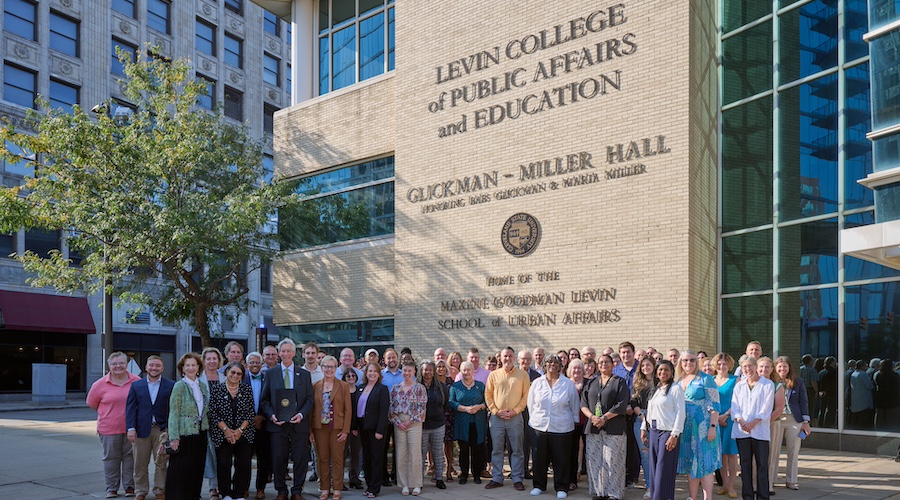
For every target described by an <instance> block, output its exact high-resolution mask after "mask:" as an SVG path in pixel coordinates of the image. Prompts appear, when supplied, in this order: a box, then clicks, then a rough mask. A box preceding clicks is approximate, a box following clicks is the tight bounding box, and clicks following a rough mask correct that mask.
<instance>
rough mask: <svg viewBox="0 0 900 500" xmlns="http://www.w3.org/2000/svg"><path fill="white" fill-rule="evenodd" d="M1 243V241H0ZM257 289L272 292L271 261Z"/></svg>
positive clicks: (262, 269)
mask: <svg viewBox="0 0 900 500" xmlns="http://www.w3.org/2000/svg"><path fill="white" fill-rule="evenodd" d="M0 245H2V243H0ZM0 248H2V247H0ZM259 291H260V292H263V293H272V263H271V262H263V263H262V266H260V268H259Z"/></svg>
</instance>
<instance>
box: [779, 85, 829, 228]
mask: <svg viewBox="0 0 900 500" xmlns="http://www.w3.org/2000/svg"><path fill="white" fill-rule="evenodd" d="M837 82H838V76H837V75H829V76H826V77H823V78H819V79H818V80H814V81H812V82H809V83H804V84H803V85H798V86H796V87H792V88H790V89H788V90H786V91H784V92H782V93H781V99H780V101H779V106H778V109H779V112H780V113H779V118H780V120H781V124H780V125H781V129H780V133H779V146H780V148H779V149H780V154H781V158H780V161H779V165H778V183H779V193H780V195H779V198H780V202H781V203H780V204H779V218H780V220H792V219H797V218H801V217H811V216H814V215H820V214H827V213H833V212H836V211H837V208H838V199H837V198H838V102H837V101H838V85H837Z"/></svg>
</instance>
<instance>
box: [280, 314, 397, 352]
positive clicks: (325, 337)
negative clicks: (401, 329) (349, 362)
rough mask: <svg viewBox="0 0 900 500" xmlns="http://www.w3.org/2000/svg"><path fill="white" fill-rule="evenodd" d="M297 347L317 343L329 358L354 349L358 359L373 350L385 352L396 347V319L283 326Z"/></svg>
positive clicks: (282, 329)
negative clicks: (347, 349) (341, 351)
mask: <svg viewBox="0 0 900 500" xmlns="http://www.w3.org/2000/svg"><path fill="white" fill-rule="evenodd" d="M278 328H279V330H280V331H281V333H282V334H287V336H288V337H290V338H291V339H292V340H293V341H294V342H296V343H297V345H300V346H302V345H303V344H305V343H307V342H315V343H316V344H318V346H319V347H320V348H322V349H324V350H325V351H326V352H328V353H329V354H331V355H333V356H335V357H337V356H338V355H339V354H340V350H341V349H343V348H344V347H350V348H351V349H353V351H354V352H356V355H357V356H360V355H362V353H364V352H366V350H367V349H369V348H373V349H375V350H377V351H378V352H383V351H384V349H386V348H388V347H393V345H394V320H393V318H385V319H369V320H359V321H341V322H335V323H317V324H306V325H290V326H284V325H282V326H279V327H278Z"/></svg>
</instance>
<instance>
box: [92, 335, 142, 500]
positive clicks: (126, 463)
mask: <svg viewBox="0 0 900 500" xmlns="http://www.w3.org/2000/svg"><path fill="white" fill-rule="evenodd" d="M106 362H107V364H108V365H109V373H107V374H106V376H104V377H102V378H100V379H99V380H97V381H96V382H94V384H93V385H92V386H91V390H90V391H88V395H87V404H88V406H90V407H91V408H93V409H94V410H97V434H99V435H100V445H101V446H102V447H103V474H104V476H105V479H106V498H116V497H118V496H119V484H120V483H121V484H123V485H124V486H125V496H134V456H133V455H132V452H131V442H130V441H128V434H127V429H126V428H125V408H126V405H127V402H128V391H129V389H131V384H132V383H133V382H135V381H138V380H140V377H138V376H137V375H133V374H131V373H128V369H127V365H128V355H127V354H125V353H124V352H119V351H117V352H114V353H112V354H110V355H109V358H107V360H106Z"/></svg>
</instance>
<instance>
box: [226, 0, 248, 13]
mask: <svg viewBox="0 0 900 500" xmlns="http://www.w3.org/2000/svg"><path fill="white" fill-rule="evenodd" d="M225 8H226V9H228V10H230V11H232V12H235V13H238V14H241V13H242V12H243V10H244V2H243V0H225Z"/></svg>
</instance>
